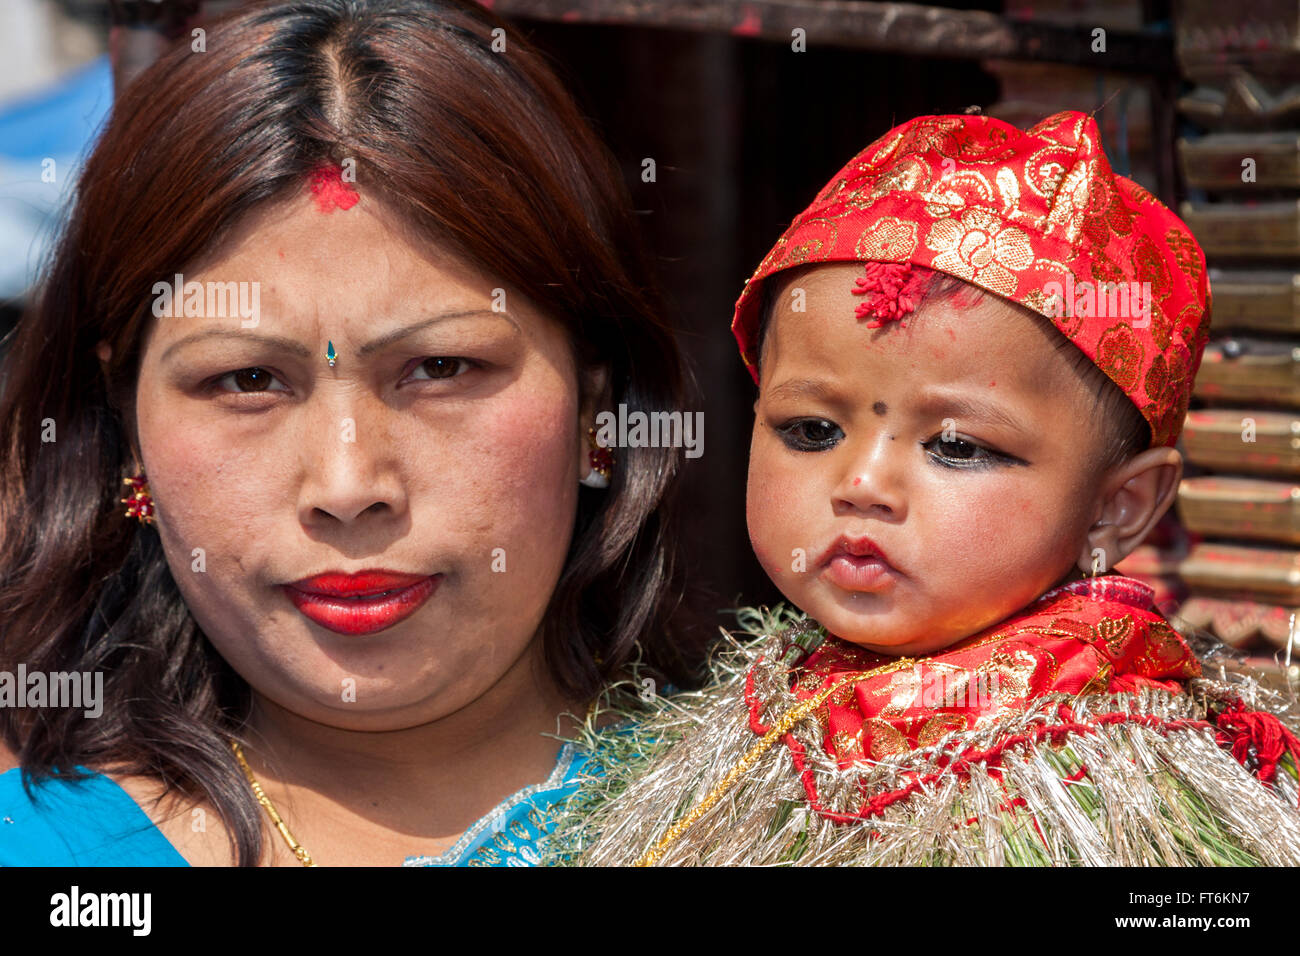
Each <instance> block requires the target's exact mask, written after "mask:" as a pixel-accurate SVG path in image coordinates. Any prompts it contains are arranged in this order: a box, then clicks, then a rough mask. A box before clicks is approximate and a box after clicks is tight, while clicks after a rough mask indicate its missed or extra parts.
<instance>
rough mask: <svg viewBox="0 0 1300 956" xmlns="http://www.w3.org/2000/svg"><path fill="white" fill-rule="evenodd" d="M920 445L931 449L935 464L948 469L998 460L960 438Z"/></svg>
mask: <svg viewBox="0 0 1300 956" xmlns="http://www.w3.org/2000/svg"><path fill="white" fill-rule="evenodd" d="M922 444H923V446H924V447H925V448H928V449H932V451H931V455H932V456H933V458H934V460H935V461H936V462H938V463H939V464H941V465H947V466H948V467H950V468H963V467H968V466H970V465H985V464H989V463H991V462H993V461H994V460H995V459H997V458H998V456H997V455H996V454H994V453H993V452H990V451H989V450H988V449H987V448H984V447H983V446H981V445H976V444H974V443H973V442H968V441H965V440H964V439H961V438H954V439H952V440H951V441H948V440H945V439H942V438H932V439H930V441H928V442H923V443H922Z"/></svg>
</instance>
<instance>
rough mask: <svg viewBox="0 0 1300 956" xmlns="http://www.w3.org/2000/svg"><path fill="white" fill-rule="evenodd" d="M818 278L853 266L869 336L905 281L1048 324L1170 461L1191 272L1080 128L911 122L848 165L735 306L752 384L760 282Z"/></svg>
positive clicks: (1176, 232)
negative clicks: (921, 279)
mask: <svg viewBox="0 0 1300 956" xmlns="http://www.w3.org/2000/svg"><path fill="white" fill-rule="evenodd" d="M821 262H828V263H829V262H863V263H867V264H868V265H867V266H866V274H865V275H864V276H863V277H862V278H861V279H860V280H859V281H858V285H857V288H855V289H854V293H855V294H857V295H861V296H863V302H862V303H861V304H860V305H859V307H858V309H857V314H858V316H859V317H861V318H871V319H873V320H874V321H872V322H871V323H869V324H870V325H872V326H873V327H875V326H878V325H881V324H883V323H885V322H889V321H893V320H897V319H900V318H901V317H902V316H903V315H906V314H907V313H908V312H909V311H911V310H912V308H914V307H915V304H916V301H915V295H914V293H915V288H914V286H913V285H912V282H913V281H914V273H913V271H912V270H911V268H910V267H911V266H913V265H916V266H925V267H927V268H930V269H934V270H936V271H939V272H944V273H947V274H948V275H951V276H955V277H956V278H958V279H962V280H964V281H966V282H969V283H970V284H971V285H974V286H977V287H978V288H980V289H983V290H984V291H986V292H992V293H994V294H995V295H999V296H1001V297H1003V298H1005V299H1008V300H1010V301H1012V302H1016V303H1018V304H1020V305H1022V306H1024V307H1026V308H1028V309H1031V310H1033V311H1034V312H1037V313H1038V314H1040V315H1042V316H1044V317H1046V318H1048V319H1049V320H1051V322H1052V323H1053V324H1054V325H1055V326H1056V328H1058V329H1059V330H1060V331H1061V332H1062V334H1064V335H1065V336H1066V337H1067V338H1068V339H1069V340H1070V341H1071V342H1073V343H1074V344H1075V345H1076V346H1077V347H1078V348H1079V349H1080V350H1081V351H1082V352H1083V353H1084V354H1085V355H1087V356H1088V358H1089V359H1090V360H1092V362H1093V363H1094V364H1095V365H1096V366H1097V367H1098V368H1100V369H1101V371H1102V372H1104V373H1105V374H1106V376H1107V377H1108V378H1110V379H1111V381H1113V382H1114V383H1115V384H1116V385H1118V386H1119V388H1120V389H1121V390H1122V391H1123V392H1124V394H1125V395H1127V396H1128V398H1129V400H1130V401H1132V402H1133V404H1134V405H1135V406H1136V407H1137V409H1138V411H1140V412H1141V413H1142V416H1143V418H1145V419H1146V421H1147V423H1148V424H1149V425H1150V426H1151V436H1152V437H1151V445H1152V447H1160V446H1163V445H1173V444H1174V442H1175V441H1176V440H1177V438H1178V435H1179V433H1180V432H1181V430H1182V426H1183V419H1184V417H1185V415H1186V412H1187V405H1188V401H1189V400H1190V398H1191V390H1192V381H1193V379H1194V378H1195V375H1196V371H1197V369H1198V368H1199V367H1200V364H1201V355H1202V353H1203V351H1204V348H1205V341H1206V339H1207V338H1208V336H1209V306H1210V289H1209V283H1208V281H1207V278H1206V270H1205V257H1204V255H1203V254H1202V252H1201V248H1200V246H1199V245H1197V243H1196V240H1195V239H1193V238H1192V235H1191V233H1190V232H1188V230H1187V227H1186V226H1185V225H1184V224H1183V222H1182V220H1180V219H1179V218H1178V217H1177V216H1175V215H1174V214H1173V213H1172V212H1170V211H1169V210H1168V209H1167V208H1165V207H1164V206H1163V205H1161V203H1160V202H1159V201H1157V200H1156V199H1155V197H1153V196H1152V195H1151V194H1150V193H1148V192H1147V191H1146V190H1145V189H1143V188H1142V187H1141V186H1139V185H1138V184H1137V183H1134V182H1131V181H1130V180H1128V179H1125V178H1124V177H1122V176H1117V175H1115V173H1114V172H1113V171H1112V170H1111V168H1110V163H1109V161H1108V160H1107V159H1106V156H1105V154H1103V153H1102V151H1101V136H1100V133H1099V131H1098V129H1097V124H1096V123H1095V122H1094V121H1093V119H1092V117H1091V116H1089V115H1088V114H1086V113H1075V112H1065V113H1058V114H1056V115H1055V116H1050V117H1048V118H1047V119H1045V120H1043V121H1042V122H1041V123H1039V124H1038V125H1036V126H1034V127H1033V128H1032V129H1030V130H1028V131H1021V130H1019V129H1016V128H1015V127H1014V126H1011V125H1009V124H1007V123H1004V122H1002V121H1001V120H996V119H993V118H991V117H987V116H969V115H960V116H921V117H918V118H917V119H914V120H911V121H909V122H907V123H904V124H903V125H901V126H898V127H896V128H895V129H892V130H890V131H889V132H888V133H886V134H885V135H884V136H882V137H881V138H880V139H878V140H877V141H876V142H874V143H872V144H871V145H870V146H868V147H867V148H866V149H865V150H863V151H862V152H861V153H859V154H858V155H857V156H855V157H854V158H853V160H852V161H850V162H849V164H848V165H847V166H845V167H844V168H843V169H842V170H841V171H840V172H839V174H838V175H836V176H835V178H834V179H832V180H831V182H830V183H829V184H828V185H827V186H826V187H825V188H824V189H823V190H822V191H821V193H820V194H819V195H818V196H817V198H816V200H814V201H813V203H812V205H811V206H809V207H808V208H807V209H806V210H804V211H803V212H802V213H800V214H799V216H798V217H796V218H795V220H794V222H793V223H791V225H790V228H789V229H787V230H786V232H785V234H784V235H783V236H781V238H780V239H779V240H778V241H777V244H776V246H775V247H774V248H773V249H772V250H771V252H769V253H768V255H767V257H766V258H765V259H764V260H763V262H762V263H761V264H760V265H759V267H758V269H757V270H755V272H754V274H753V276H751V277H750V279H749V281H748V282H747V283H746V285H745V289H744V291H743V292H742V293H741V295H740V299H739V300H738V301H737V303H736V312H735V317H734V319H733V321H732V325H731V328H732V332H733V333H734V334H735V336H736V341H737V342H738V343H739V345H740V350H741V355H742V357H743V358H744V360H745V364H746V365H747V366H749V370H750V374H751V375H753V376H754V380H755V381H757V380H758V367H757V362H758V356H757V355H756V354H755V353H754V344H755V340H756V336H757V333H758V320H759V313H760V302H761V297H760V296H758V294H757V293H758V291H759V290H760V288H761V287H762V284H763V282H764V281H765V280H766V279H767V278H768V277H769V276H771V275H773V274H774V273H777V272H780V271H781V270H783V269H790V268H794V267H796V266H804V265H810V264H816V263H821Z"/></svg>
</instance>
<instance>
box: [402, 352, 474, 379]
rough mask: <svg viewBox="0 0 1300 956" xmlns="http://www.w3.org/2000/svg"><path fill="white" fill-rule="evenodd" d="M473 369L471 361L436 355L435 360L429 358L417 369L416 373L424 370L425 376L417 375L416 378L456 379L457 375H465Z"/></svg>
mask: <svg viewBox="0 0 1300 956" xmlns="http://www.w3.org/2000/svg"><path fill="white" fill-rule="evenodd" d="M472 367H473V363H472V362H470V360H469V359H463V358H458V357H456V356H450V355H435V356H434V357H433V358H427V359H425V360H424V361H423V362H421V363H420V364H419V365H417V366H416V367H415V369H414V370H413V373H414V372H418V371H421V370H423V371H424V372H425V375H424V376H419V375H416V376H415V377H416V378H421V377H423V378H430V379H435V378H455V377H456V376H457V375H463V374H464V373H465V372H467V371H469V369H470V368H472Z"/></svg>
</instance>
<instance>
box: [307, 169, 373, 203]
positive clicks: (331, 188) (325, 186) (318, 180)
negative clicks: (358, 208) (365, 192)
mask: <svg viewBox="0 0 1300 956" xmlns="http://www.w3.org/2000/svg"><path fill="white" fill-rule="evenodd" d="M310 183H311V194H312V195H313V196H315V197H316V205H317V207H318V208H319V209H320V211H321V212H332V211H333V210H334V208H335V207H336V206H337V207H338V208H339V209H343V210H347V209H351V208H352V207H353V206H355V205H356V204H357V201H358V200H360V199H361V194H360V193H359V192H357V188H356V186H354V185H353V184H352V183H349V182H345V181H344V179H343V167H342V166H336V165H334V164H332V163H327V164H325V165H322V166H318V167H316V168H315V169H314V170H312V173H311V177H310Z"/></svg>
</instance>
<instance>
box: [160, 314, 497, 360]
mask: <svg viewBox="0 0 1300 956" xmlns="http://www.w3.org/2000/svg"><path fill="white" fill-rule="evenodd" d="M475 315H484V316H492V317H494V318H498V319H505V320H506V321H507V322H509V323H510V324H511V326H513V327H514V328H515V330H516V331H519V326H518V324H517V323H516V322H515V320H514V319H513V318H511V317H510V315H509V314H508V313H505V312H493V311H491V310H490V309H464V310H461V311H457V312H443V313H441V314H439V315H435V316H431V317H430V318H427V319H423V320H421V321H419V322H414V323H412V324H411V325H404V326H401V327H400V328H396V329H393V330H392V331H389V332H385V333H384V334H383V335H381V336H379V337H378V338H375V339H372V340H370V341H369V342H367V343H366V344H365V345H363V346H361V348H359V349H358V350H357V355H358V356H362V357H364V356H366V355H369V354H370V353H372V352H376V351H378V350H379V349H382V348H383V347H384V346H386V345H391V344H392V343H394V342H396V341H398V340H399V339H403V338H405V337H406V336H408V335H412V334H414V333H416V332H418V331H420V330H421V329H423V328H427V327H428V326H430V325H433V324H435V323H438V322H445V321H448V320H450V319H461V318H466V317H469V316H475ZM214 338H231V339H237V340H239V341H241V342H248V341H252V342H260V343H262V344H263V345H269V346H272V347H273V348H278V349H280V350H282V351H284V352H288V353H289V354H290V355H296V356H298V357H300V358H308V359H309V358H311V357H312V356H313V355H315V351H314V350H312V349H310V348H308V347H307V346H305V345H303V344H302V343H301V342H299V341H298V340H297V339H291V338H287V337H285V336H282V335H270V334H268V333H265V332H247V331H243V330H240V329H231V328H221V327H217V328H209V329H203V330H201V331H198V332H194V333H192V334H190V335H187V336H185V337H184V338H182V339H177V340H176V341H175V342H173V343H172V344H171V345H169V346H167V349H166V350H165V351H164V352H163V354H162V358H160V359H159V361H160V362H165V361H167V358H168V357H169V356H170V355H171V354H172V353H173V352H175V351H176V350H177V349H179V348H181V347H182V346H185V345H190V344H191V343H194V342H200V341H206V340H208V339H214Z"/></svg>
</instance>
